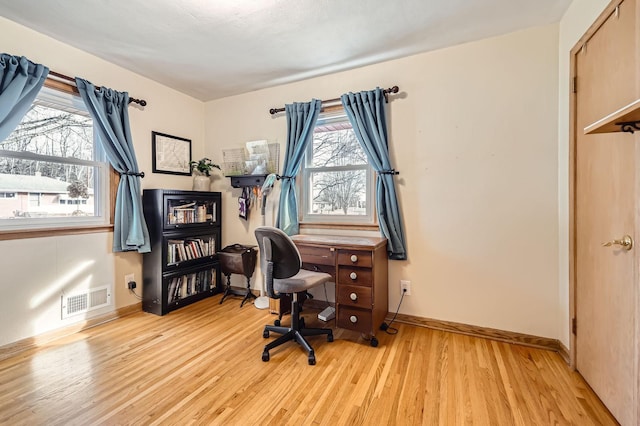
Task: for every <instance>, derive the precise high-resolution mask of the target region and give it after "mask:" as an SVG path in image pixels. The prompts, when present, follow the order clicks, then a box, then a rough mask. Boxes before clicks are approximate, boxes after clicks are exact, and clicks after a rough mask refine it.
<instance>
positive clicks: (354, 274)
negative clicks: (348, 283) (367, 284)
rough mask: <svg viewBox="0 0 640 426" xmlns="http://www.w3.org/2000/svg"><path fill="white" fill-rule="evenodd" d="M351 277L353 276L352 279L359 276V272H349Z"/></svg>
mask: <svg viewBox="0 0 640 426" xmlns="http://www.w3.org/2000/svg"><path fill="white" fill-rule="evenodd" d="M349 278H351V279H352V280H355V279H356V278H358V274H356V273H355V272H352V273H350V274H349Z"/></svg>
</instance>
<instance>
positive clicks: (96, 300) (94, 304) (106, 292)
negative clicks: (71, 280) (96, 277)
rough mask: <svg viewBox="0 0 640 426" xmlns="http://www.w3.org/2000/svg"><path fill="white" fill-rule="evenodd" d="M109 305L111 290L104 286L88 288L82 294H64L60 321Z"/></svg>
mask: <svg viewBox="0 0 640 426" xmlns="http://www.w3.org/2000/svg"><path fill="white" fill-rule="evenodd" d="M110 304H111V290H110V289H109V287H106V286H105V287H97V288H90V289H87V290H85V291H84V292H82V293H73V294H65V295H63V296H62V319H65V318H69V317H71V316H73V315H78V314H82V313H85V312H89V311H93V310H94V309H99V308H102V307H104V306H108V305H110Z"/></svg>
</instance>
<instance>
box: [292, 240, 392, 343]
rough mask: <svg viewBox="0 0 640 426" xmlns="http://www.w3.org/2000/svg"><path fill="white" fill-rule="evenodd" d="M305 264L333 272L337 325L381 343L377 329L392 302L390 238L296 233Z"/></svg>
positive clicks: (297, 243) (307, 267)
mask: <svg viewBox="0 0 640 426" xmlns="http://www.w3.org/2000/svg"><path fill="white" fill-rule="evenodd" d="M291 238H292V239H293V241H294V242H295V244H296V246H297V247H298V250H299V251H300V255H301V257H302V262H303V264H302V267H303V268H305V269H309V270H315V271H323V272H327V273H329V274H331V276H333V278H334V282H335V283H336V326H338V327H340V328H346V329H349V330H355V331H359V332H361V333H363V334H368V335H369V336H370V337H371V340H370V343H371V346H378V339H376V337H375V334H376V331H378V330H379V329H380V325H381V324H382V323H383V322H384V319H385V317H386V315H387V311H388V305H389V301H388V298H389V290H388V258H387V249H386V248H387V240H386V239H385V238H380V237H348V236H339V235H294V236H293V237H291Z"/></svg>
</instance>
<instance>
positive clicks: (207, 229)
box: [142, 189, 222, 315]
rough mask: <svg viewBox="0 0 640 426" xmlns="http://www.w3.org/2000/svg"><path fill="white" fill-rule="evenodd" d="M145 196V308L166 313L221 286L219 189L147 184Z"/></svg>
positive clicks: (143, 293) (143, 273)
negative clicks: (148, 246) (147, 242)
mask: <svg viewBox="0 0 640 426" xmlns="http://www.w3.org/2000/svg"><path fill="white" fill-rule="evenodd" d="M142 202H143V208H144V216H145V219H146V221H147V226H148V227H149V238H150V240H151V252H150V253H145V254H144V256H143V267H142V278H143V281H142V286H143V289H142V309H143V310H144V311H146V312H151V313H153V314H156V315H165V314H167V313H169V312H171V311H173V310H176V309H179V308H181V307H183V306H186V305H189V304H191V303H194V302H197V301H199V300H202V299H204V298H206V297H210V296H212V295H214V294H216V293H218V292H220V284H219V283H220V282H221V281H220V267H219V263H218V257H217V255H216V252H217V251H219V250H220V248H221V247H220V243H221V238H222V236H221V227H220V225H221V223H222V221H221V211H222V208H221V207H222V206H221V195H220V193H219V192H205V191H175V190H164V189H145V190H144V191H143V194H142Z"/></svg>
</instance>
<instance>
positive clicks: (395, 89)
mask: <svg viewBox="0 0 640 426" xmlns="http://www.w3.org/2000/svg"><path fill="white" fill-rule="evenodd" d="M398 91H400V88H399V87H398V86H393V87H390V88H388V89H384V90H383V91H382V93H384V99H385V101H387V103H388V102H389V93H398ZM320 102H322V103H323V104H330V103H333V102H340V98H335V99H327V100H323V101H320ZM282 111H284V108H271V109H270V110H269V114H271V115H273V114H277V113H279V112H282Z"/></svg>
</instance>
